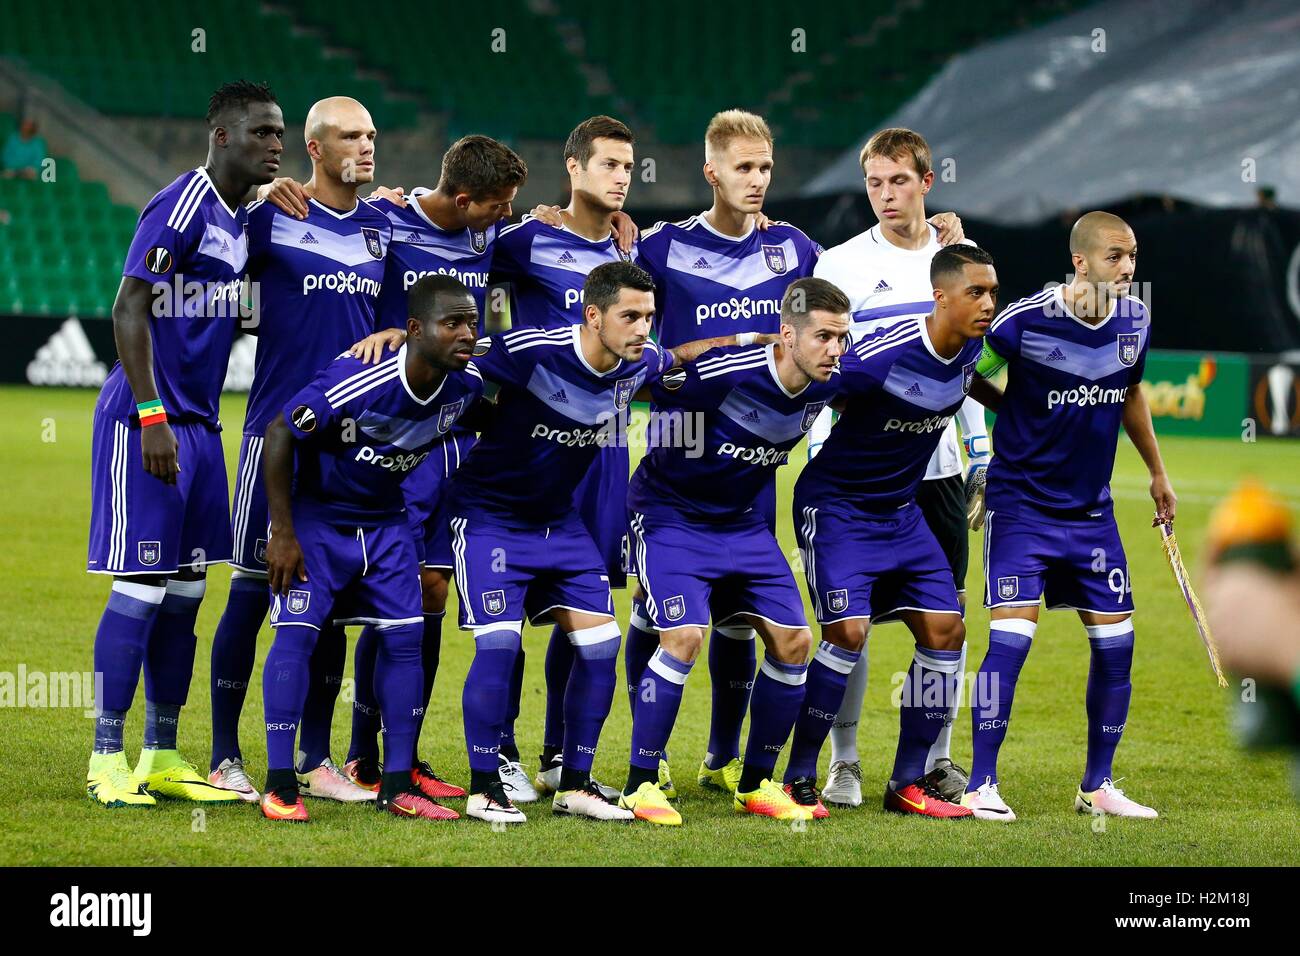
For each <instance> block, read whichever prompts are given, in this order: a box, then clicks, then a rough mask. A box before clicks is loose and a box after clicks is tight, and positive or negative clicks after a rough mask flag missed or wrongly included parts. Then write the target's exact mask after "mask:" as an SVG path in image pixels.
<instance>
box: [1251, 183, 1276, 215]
mask: <svg viewBox="0 0 1300 956" xmlns="http://www.w3.org/2000/svg"><path fill="white" fill-rule="evenodd" d="M1255 204H1256V205H1257V206H1258V207H1259V208H1260V209H1276V208H1277V190H1276V189H1275V188H1273V187H1272V186H1260V187H1259V188H1258V189H1256V190H1255Z"/></svg>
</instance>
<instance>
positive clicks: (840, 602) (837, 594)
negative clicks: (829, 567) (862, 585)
mask: <svg viewBox="0 0 1300 956" xmlns="http://www.w3.org/2000/svg"><path fill="white" fill-rule="evenodd" d="M826 606H827V607H828V608H830V611H831V613H832V614H839V613H840V612H841V611H845V610H847V609H848V606H849V592H848V589H847V588H840V589H839V590H838V591H827V592H826Z"/></svg>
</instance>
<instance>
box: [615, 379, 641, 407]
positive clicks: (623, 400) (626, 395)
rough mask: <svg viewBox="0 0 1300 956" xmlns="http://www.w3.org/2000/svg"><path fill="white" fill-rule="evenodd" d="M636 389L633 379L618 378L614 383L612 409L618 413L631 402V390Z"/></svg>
mask: <svg viewBox="0 0 1300 956" xmlns="http://www.w3.org/2000/svg"><path fill="white" fill-rule="evenodd" d="M635 387H636V379H635V378H620V379H619V380H618V381H617V382H615V383H614V407H615V408H617V409H618V410H619V411H620V412H621V411H622V410H623V409H625V408H627V406H628V405H629V404H630V403H631V401H632V389H633V388H635Z"/></svg>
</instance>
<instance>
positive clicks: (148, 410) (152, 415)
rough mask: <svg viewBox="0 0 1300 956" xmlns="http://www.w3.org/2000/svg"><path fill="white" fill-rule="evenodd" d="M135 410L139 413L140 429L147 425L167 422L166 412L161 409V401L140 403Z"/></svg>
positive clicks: (154, 400)
mask: <svg viewBox="0 0 1300 956" xmlns="http://www.w3.org/2000/svg"><path fill="white" fill-rule="evenodd" d="M135 410H136V411H137V412H139V413H140V427H141V428H145V427H147V426H149V425H159V424H161V423H163V422H165V421H167V412H166V410H165V409H164V408H163V403H162V400H161V399H158V398H155V399H153V400H152V401H149V402H140V403H139V404H138V405H136V406H135Z"/></svg>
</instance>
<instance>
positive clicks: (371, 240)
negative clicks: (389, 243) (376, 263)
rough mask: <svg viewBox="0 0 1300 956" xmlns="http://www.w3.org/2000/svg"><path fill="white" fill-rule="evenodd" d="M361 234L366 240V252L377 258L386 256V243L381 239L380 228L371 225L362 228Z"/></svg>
mask: <svg viewBox="0 0 1300 956" xmlns="http://www.w3.org/2000/svg"><path fill="white" fill-rule="evenodd" d="M361 236H362V238H363V239H365V240H366V252H368V253H370V255H371V256H372V257H373V258H375V259H382V258H384V244H383V243H382V242H380V240H379V230H378V229H373V228H371V227H370V226H363V227H362V228H361Z"/></svg>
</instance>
